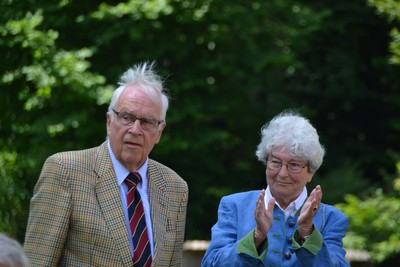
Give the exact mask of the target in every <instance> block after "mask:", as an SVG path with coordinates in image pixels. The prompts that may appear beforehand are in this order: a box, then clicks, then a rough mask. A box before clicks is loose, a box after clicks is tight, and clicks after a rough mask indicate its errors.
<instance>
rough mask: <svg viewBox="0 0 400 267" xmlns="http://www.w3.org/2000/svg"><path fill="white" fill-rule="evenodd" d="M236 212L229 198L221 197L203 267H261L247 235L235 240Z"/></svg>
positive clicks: (250, 233) (260, 262) (236, 229)
mask: <svg viewBox="0 0 400 267" xmlns="http://www.w3.org/2000/svg"><path fill="white" fill-rule="evenodd" d="M237 212H238V210H237V207H236V206H235V204H234V203H233V202H232V201H231V198H228V197H223V198H222V199H221V202H220V205H219V207H218V221H217V223H216V224H215V225H214V226H213V227H212V236H211V243H210V246H209V247H208V249H207V251H206V254H205V255H204V258H203V260H202V266H203V267H210V266H219V267H222V266H229V267H232V266H249V267H250V266H263V262H262V259H261V257H259V256H258V255H257V252H256V249H255V245H254V246H251V245H250V243H251V242H249V238H251V237H249V235H252V232H253V231H250V232H249V234H247V235H246V236H244V237H243V238H242V239H240V240H237V235H238V227H239V225H238V219H237V216H238V213H237Z"/></svg>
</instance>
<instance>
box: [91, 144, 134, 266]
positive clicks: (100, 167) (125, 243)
mask: <svg viewBox="0 0 400 267" xmlns="http://www.w3.org/2000/svg"><path fill="white" fill-rule="evenodd" d="M94 171H95V172H96V173H97V175H98V177H97V180H96V181H95V183H96V184H95V194H96V196H97V201H98V203H99V205H100V208H101V211H102V213H103V217H104V219H105V221H106V224H107V227H108V229H109V231H110V234H111V236H110V239H111V240H112V241H113V242H114V244H115V250H116V251H119V253H120V254H121V261H122V262H123V264H124V266H132V256H131V253H130V251H131V250H130V246H129V236H128V231H127V228H126V224H125V215H124V213H123V208H122V204H121V198H120V193H119V187H118V183H117V179H116V176H115V172H114V168H113V165H112V162H111V158H110V155H109V153H108V148H107V142H104V143H103V144H102V145H101V146H100V147H99V150H98V154H97V161H96V166H95V167H94Z"/></svg>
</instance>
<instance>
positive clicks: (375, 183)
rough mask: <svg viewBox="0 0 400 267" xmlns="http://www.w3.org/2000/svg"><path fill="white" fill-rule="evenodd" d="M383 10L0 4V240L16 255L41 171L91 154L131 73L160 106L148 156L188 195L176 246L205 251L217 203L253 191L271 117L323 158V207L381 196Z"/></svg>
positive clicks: (279, 2)
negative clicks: (144, 65) (147, 69)
mask: <svg viewBox="0 0 400 267" xmlns="http://www.w3.org/2000/svg"><path fill="white" fill-rule="evenodd" d="M385 2H387V3H389V2H392V4H393V6H389V8H387V6H385V4H384V1H372V0H371V1H369V2H368V3H367V2H365V1H364V0H354V1H348V0H336V1H316V0H307V1H292V0H272V1H244V0H240V1H226V0H223V1H222V0H200V1H187V0H163V1H161V0H149V1H133V0H132V1H116V0H107V1H102V0H92V1H76V0H75V1H74V0H60V1H53V0H52V1H50V0H41V1H37V0H0V10H2V16H1V17H0V55H1V57H2V60H1V61H0V99H1V104H0V112H1V114H2V116H1V117H0V169H1V171H0V184H1V187H0V231H6V232H9V233H10V234H12V235H13V236H15V237H17V238H18V239H19V240H21V241H23V237H24V231H25V226H26V220H27V216H28V212H29V199H30V197H31V194H32V190H33V186H34V185H35V183H36V180H37V178H38V176H39V173H40V170H41V166H42V164H43V162H44V160H45V159H46V157H48V156H49V155H51V154H53V153H55V152H59V151H63V150H70V149H82V148H88V147H91V146H96V145H98V144H100V143H101V142H102V141H103V140H104V139H105V136H106V130H105V113H106V110H107V104H108V101H109V100H110V97H111V94H112V91H113V89H114V88H115V87H116V83H117V80H118V78H119V76H120V75H121V74H122V72H123V71H124V70H125V69H126V68H127V67H129V66H131V65H133V64H135V63H137V62H139V61H144V60H146V61H153V60H155V61H157V63H158V68H159V71H160V72H161V73H162V74H163V75H164V76H165V77H166V86H167V88H168V89H169V92H170V95H171V108H170V110H169V113H168V116H167V128H166V129H165V131H164V134H163V137H162V139H161V142H160V144H159V145H158V146H156V147H155V150H154V151H153V152H152V155H151V157H153V158H155V159H156V160H158V161H160V162H163V163H165V164H166V165H168V166H170V167H172V168H173V169H175V170H176V171H177V172H178V173H179V174H180V175H181V176H182V177H183V178H184V179H185V180H186V181H187V182H188V184H189V189H190V196H189V209H188V217H187V233H186V238H187V239H208V238H209V237H210V228H211V226H212V225H213V224H214V223H215V221H216V216H217V206H218V203H219V200H220V198H221V196H223V195H226V194H229V193H233V192H237V191H243V190H249V189H255V188H262V187H265V172H264V166H263V164H261V163H260V162H257V160H256V157H255V155H254V153H255V149H256V146H257V144H258V142H259V131H260V128H261V126H262V125H263V124H264V123H265V122H266V121H268V120H269V119H271V118H272V117H273V116H274V115H276V114H277V113H278V112H280V111H282V110H284V109H286V108H293V109H297V110H299V111H300V112H301V113H302V114H304V115H305V116H307V117H308V118H310V120H311V122H312V123H313V124H314V125H315V126H316V128H317V129H318V131H319V134H320V138H321V142H322V143H323V144H324V145H325V147H326V149H327V155H326V158H325V161H324V164H323V166H322V167H321V169H320V170H319V171H318V173H317V174H316V176H315V179H314V181H313V183H315V184H317V183H318V184H321V185H322V188H323V190H324V201H325V202H327V203H330V204H334V203H338V202H343V201H344V198H343V196H344V195H345V194H346V195H352V196H351V197H350V196H349V197H347V198H346V201H349V203H347V204H346V205H348V207H349V209H350V210H349V212H350V211H351V212H357V209H353V210H351V207H353V205H354V204H353V203H354V201H355V202H357V201H360V200H361V199H363V197H366V196H370V197H371V198H372V196H373V197H374V198H379V197H382V198H385V197H387V196H386V193H387V192H389V191H388V188H390V187H391V185H392V183H393V179H394V178H393V177H395V174H396V173H397V170H396V168H395V164H396V162H397V157H396V154H397V153H398V152H399V151H400V143H399V142H398V136H399V132H400V118H399V117H398V110H400V79H399V78H398V73H399V70H400V67H399V66H398V65H397V63H398V55H399V54H398V52H399V45H398V40H399V37H398V35H397V33H396V31H397V29H398V17H396V16H397V15H396V14H398V13H396V12H394V14H393V15H391V16H389V17H387V16H386V15H385V12H386V10H388V11H392V10H394V7H396V8H398V5H396V1H385ZM375 6H376V7H377V8H375ZM380 14H382V16H381V15H380ZM388 18H389V19H388ZM396 57H397V58H396ZM313 185H314V184H313ZM313 185H310V186H313ZM377 188H382V191H379V190H378V189H377ZM377 190H378V191H377ZM376 192H382V193H381V195H379V194H378V193H376ZM390 197H392V196H390ZM396 197H397V196H396ZM346 211H347V210H346ZM359 211H360V210H359ZM375 211H376V210H375ZM360 212H362V211H360ZM350 214H351V217H355V216H356V215H354V216H353V213H350ZM363 215H365V216H366V215H367V214H362V215H360V216H363ZM357 216H358V215H357ZM360 218H363V217H360ZM365 219H366V220H367V219H370V220H373V217H368V218H365ZM388 220H390V218H388ZM368 223H369V222H366V225H368ZM392 223H395V221H392ZM357 227H358V226H355V225H354V226H353V220H352V221H351V229H352V233H353V232H354V233H356V234H358V232H357V231H356V230H354V229H356V228H357ZM361 231H362V228H360V234H359V235H355V234H352V236H354V237H357V238H355V239H354V244H349V246H350V245H351V246H353V245H354V247H359V245H357V244H356V243H357V242H356V241H357V240H359V239H360V238H364V236H363V235H362V234H361V233H362V232H361ZM382 236H383V237H385V236H387V237H389V233H386V235H384V234H382ZM352 240H353V239H352ZM364 243H365V242H364ZM387 244H394V245H396V243H395V242H393V243H387ZM393 247H394V246H393ZM393 247H392V248H393ZM368 248H369V247H368ZM371 249H373V248H372V247H371ZM392 251H393V250H392ZM387 252H388V253H386V254H384V255H385V256H386V255H392V253H391V250H390V249H387Z"/></svg>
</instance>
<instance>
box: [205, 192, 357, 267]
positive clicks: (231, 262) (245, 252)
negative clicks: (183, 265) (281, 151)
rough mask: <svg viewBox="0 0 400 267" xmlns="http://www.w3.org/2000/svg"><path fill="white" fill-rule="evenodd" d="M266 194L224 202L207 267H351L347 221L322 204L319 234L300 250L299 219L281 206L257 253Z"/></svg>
mask: <svg viewBox="0 0 400 267" xmlns="http://www.w3.org/2000/svg"><path fill="white" fill-rule="evenodd" d="M260 192H261V191H259V190H258V191H249V192H243V193H237V194H232V195H229V196H225V197H223V198H222V199H221V203H220V205H219V208H218V221H217V223H216V224H215V225H214V226H213V227H212V236H211V243H210V246H209V247H208V249H207V251H206V254H205V255H204V258H203V260H202V266H203V267H208V266H229V267H239V266H252V267H253V266H265V267H272V266H274V267H277V266H285V267H286V266H290V267H300V266H301V267H345V266H346V267H347V266H350V265H349V264H348V263H347V262H346V260H345V254H346V252H345V250H344V249H343V242H342V239H343V237H344V236H345V235H346V230H347V227H348V223H349V220H348V217H347V216H346V215H345V214H343V213H342V212H340V211H339V210H338V209H336V208H335V207H333V206H330V205H326V204H323V203H321V205H320V208H319V210H318V212H317V214H316V215H315V216H314V220H313V221H314V231H313V233H312V235H311V236H310V238H308V239H307V240H306V242H305V243H304V244H303V246H301V245H300V244H299V243H298V242H297V241H296V240H298V238H297V236H298V231H297V218H298V215H299V212H298V213H297V214H296V215H295V216H294V217H289V218H287V220H286V222H285V215H284V213H283V211H282V210H280V209H279V208H278V207H277V206H276V205H275V208H274V218H273V220H274V221H273V225H272V228H271V229H270V231H269V232H268V235H267V239H266V240H267V241H266V243H265V245H264V248H263V251H261V252H260V251H259V252H260V255H259V254H258V252H257V250H256V247H255V245H254V240H253V232H254V229H255V227H256V221H255V219H254V211H255V207H256V202H257V198H258V196H259V195H260Z"/></svg>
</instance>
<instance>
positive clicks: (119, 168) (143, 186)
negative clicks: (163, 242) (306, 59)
mask: <svg viewBox="0 0 400 267" xmlns="http://www.w3.org/2000/svg"><path fill="white" fill-rule="evenodd" d="M107 146H108V151H109V152H110V157H111V161H112V164H113V167H114V171H115V174H116V176H117V181H118V186H119V191H120V196H121V202H122V207H123V209H124V214H125V221H126V228H127V230H128V233H129V235H130V236H132V233H131V228H130V226H129V215H128V205H127V201H126V195H127V193H128V187H127V186H126V185H125V183H124V181H125V178H126V177H127V176H128V174H129V173H130V171H129V170H128V169H126V168H125V167H124V166H123V165H122V164H121V163H120V162H119V161H118V160H117V158H116V157H115V155H114V153H113V151H112V149H111V147H110V141H109V140H108V141H107ZM148 162H149V159H148V158H147V159H146V161H145V162H144V163H143V165H142V166H140V168H139V169H138V170H137V172H138V173H139V174H140V176H141V177H142V182H141V183H139V185H138V186H137V190H138V191H139V194H140V197H141V199H142V203H143V208H144V215H145V217H146V226H147V233H148V234H149V242H150V248H151V255H152V257H153V258H154V239H153V231H152V229H153V227H152V222H151V213H150V202H149V193H148V190H147V189H148V177H147V165H148ZM129 242H130V245H131V254H132V256H133V251H134V247H133V242H132V238H130V239H129Z"/></svg>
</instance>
